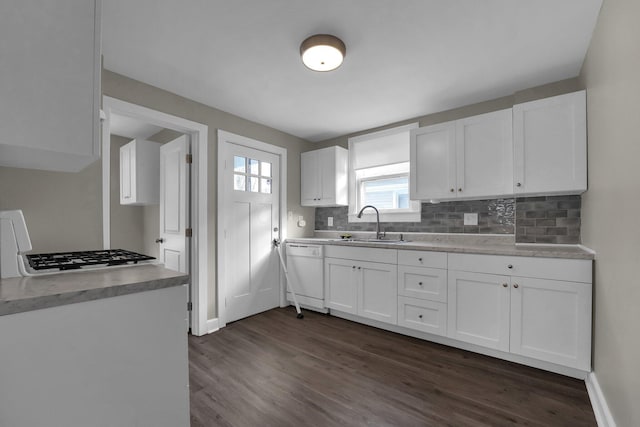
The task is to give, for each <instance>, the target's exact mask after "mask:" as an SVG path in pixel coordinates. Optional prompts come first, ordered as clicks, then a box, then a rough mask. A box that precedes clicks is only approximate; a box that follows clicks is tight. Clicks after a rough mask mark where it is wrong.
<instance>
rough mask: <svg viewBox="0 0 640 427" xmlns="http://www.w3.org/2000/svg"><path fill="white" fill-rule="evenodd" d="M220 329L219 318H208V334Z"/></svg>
mask: <svg viewBox="0 0 640 427" xmlns="http://www.w3.org/2000/svg"><path fill="white" fill-rule="evenodd" d="M219 329H220V323H219V322H218V318H217V317H216V318H215V319H209V320H207V334H210V333H212V332H216V331H217V330H219Z"/></svg>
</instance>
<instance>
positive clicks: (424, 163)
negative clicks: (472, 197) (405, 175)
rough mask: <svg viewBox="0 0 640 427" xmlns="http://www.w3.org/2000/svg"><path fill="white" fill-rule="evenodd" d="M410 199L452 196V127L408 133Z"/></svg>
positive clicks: (454, 159) (443, 124) (453, 143)
mask: <svg viewBox="0 0 640 427" xmlns="http://www.w3.org/2000/svg"><path fill="white" fill-rule="evenodd" d="M410 150H411V151H410V152H411V154H410V160H409V162H410V175H409V185H410V198H411V200H429V199H449V198H454V197H455V196H456V193H455V192H456V189H455V186H456V170H455V168H456V126H455V122H447V123H440V124H437V125H433V126H427V127H423V128H419V129H414V130H412V131H411V140H410Z"/></svg>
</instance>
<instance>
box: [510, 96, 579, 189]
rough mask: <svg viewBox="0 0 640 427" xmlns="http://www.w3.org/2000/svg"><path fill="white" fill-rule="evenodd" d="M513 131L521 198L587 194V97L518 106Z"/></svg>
mask: <svg viewBox="0 0 640 427" xmlns="http://www.w3.org/2000/svg"><path fill="white" fill-rule="evenodd" d="M513 130H514V154H515V155H514V163H515V179H514V192H515V193H516V194H517V195H525V194H526V195H536V194H580V193H583V192H584V191H586V189H587V126H586V93H585V91H580V92H574V93H570V94H567V95H560V96H555V97H552V98H545V99H541V100H538V101H532V102H527V103H524V104H517V105H514V107H513Z"/></svg>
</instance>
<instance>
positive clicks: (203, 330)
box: [102, 96, 217, 335]
mask: <svg viewBox="0 0 640 427" xmlns="http://www.w3.org/2000/svg"><path fill="white" fill-rule="evenodd" d="M103 111H104V119H103V123H102V221H103V246H104V248H105V249H108V248H110V247H111V246H112V236H113V233H112V230H111V214H112V209H111V203H112V200H111V193H112V191H113V188H112V183H111V159H112V126H116V127H117V128H119V129H121V128H122V126H123V125H122V122H125V124H126V123H128V124H129V125H132V124H136V123H138V124H140V123H143V124H145V126H147V127H148V129H147V130H146V132H147V133H149V135H148V136H149V137H154V136H155V139H160V141H157V142H160V143H162V142H168V141H169V140H172V139H176V138H177V137H180V136H182V135H184V136H186V137H188V139H189V140H190V145H191V158H192V163H191V167H190V171H189V172H188V175H187V177H188V180H189V181H190V194H191V197H190V200H189V201H188V202H187V201H186V200H187V199H184V200H185V201H184V204H185V205H186V206H182V207H181V208H184V209H185V212H188V213H186V215H187V217H188V219H189V221H188V223H189V224H190V228H191V238H190V239H189V240H190V242H189V245H188V247H187V248H186V249H187V250H188V252H190V254H191V256H189V257H188V258H189V261H188V262H189V268H188V270H187V271H189V273H190V284H189V288H190V295H191V307H192V310H191V312H190V324H191V332H192V334H193V335H204V334H207V333H209V332H211V331H213V330H216V329H217V322H215V321H209V320H207V319H208V299H207V293H208V278H209V273H208V267H207V254H208V248H207V197H208V195H207V141H208V139H207V138H208V126H206V125H203V124H201V123H196V122H192V121H190V120H186V119H183V118H181V117H177V116H172V115H170V114H166V113H162V112H159V111H156V110H152V109H149V108H146V107H142V106H139V105H136V104H132V103H129V102H125V101H122V100H119V99H115V98H111V97H108V96H104V97H103ZM125 128H126V127H125ZM118 132H119V133H123V131H118ZM124 142H126V140H125V141H123V140H122V138H119V137H114V139H113V144H114V145H123V144H124ZM158 215H159V214H158ZM150 217H151V218H153V214H150ZM159 223H160V221H159V220H158V222H157V224H159ZM149 224H151V225H149V227H150V231H148V232H153V230H151V229H152V228H155V227H154V225H155V224H156V223H155V220H152V221H149ZM146 226H147V224H145V227H146ZM143 232H144V231H143ZM158 232H159V226H158V228H155V233H158ZM160 238H162V236H160V237H159V239H160ZM149 250H151V249H149ZM152 252H153V251H152ZM156 253H158V254H159V252H158V249H156Z"/></svg>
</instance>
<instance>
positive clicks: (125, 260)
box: [26, 249, 155, 270]
mask: <svg viewBox="0 0 640 427" xmlns="http://www.w3.org/2000/svg"><path fill="white" fill-rule="evenodd" d="M26 257H27V260H28V261H29V266H30V267H31V268H32V269H34V270H49V269H59V270H76V269H79V268H83V267H88V266H101V265H102V266H115V265H124V264H137V263H138V262H139V261H149V260H153V259H155V258H154V257H150V256H148V255H143V254H139V253H136V252H131V251H127V250H124V249H105V250H97V251H80V252H56V253H48V254H31V255H26Z"/></svg>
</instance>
